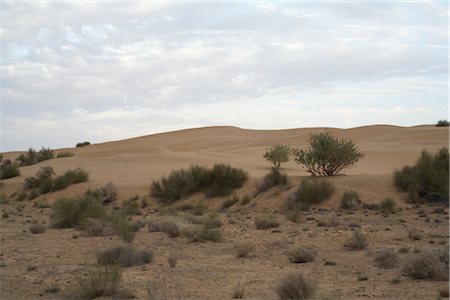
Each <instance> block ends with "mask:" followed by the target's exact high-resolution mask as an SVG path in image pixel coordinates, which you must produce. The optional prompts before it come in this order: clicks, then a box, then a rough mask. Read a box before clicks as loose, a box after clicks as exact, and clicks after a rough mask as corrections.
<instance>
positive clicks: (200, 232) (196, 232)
mask: <svg viewBox="0 0 450 300" xmlns="http://www.w3.org/2000/svg"><path fill="white" fill-rule="evenodd" d="M183 235H184V236H185V237H187V238H189V239H191V240H192V241H193V242H204V241H211V242H220V241H222V239H223V234H222V230H220V229H206V228H205V227H203V226H202V227H191V228H186V229H185V230H183Z"/></svg>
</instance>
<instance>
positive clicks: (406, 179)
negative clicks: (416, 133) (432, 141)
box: [394, 147, 449, 202]
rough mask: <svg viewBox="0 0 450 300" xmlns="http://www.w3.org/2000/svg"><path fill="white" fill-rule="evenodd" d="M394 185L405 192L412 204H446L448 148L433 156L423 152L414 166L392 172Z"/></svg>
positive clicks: (447, 197)
mask: <svg viewBox="0 0 450 300" xmlns="http://www.w3.org/2000/svg"><path fill="white" fill-rule="evenodd" d="M394 184H395V185H396V186H397V187H398V189H399V190H400V191H402V192H407V193H408V195H409V200H410V201H412V202H416V201H426V202H429V201H445V202H448V200H449V152H448V148H446V147H444V148H442V149H440V150H439V151H438V152H437V153H436V154H434V155H432V154H430V153H428V152H427V151H423V152H422V155H421V156H420V158H419V159H418V161H417V163H416V164H415V165H414V166H405V167H403V169H402V170H400V171H398V170H397V171H395V172H394Z"/></svg>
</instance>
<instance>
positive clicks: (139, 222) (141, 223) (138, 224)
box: [131, 220, 145, 232]
mask: <svg viewBox="0 0 450 300" xmlns="http://www.w3.org/2000/svg"><path fill="white" fill-rule="evenodd" d="M144 226H145V221H142V220H136V221H134V222H133V223H131V230H133V232H136V231H139V229H141V228H142V227H144Z"/></svg>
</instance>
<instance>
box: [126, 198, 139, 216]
mask: <svg viewBox="0 0 450 300" xmlns="http://www.w3.org/2000/svg"><path fill="white" fill-rule="evenodd" d="M137 200H138V199H136V198H129V199H127V200H125V201H124V202H123V203H122V212H123V213H124V214H126V215H139V214H140V213H141V212H140V210H139V203H138V201H137Z"/></svg>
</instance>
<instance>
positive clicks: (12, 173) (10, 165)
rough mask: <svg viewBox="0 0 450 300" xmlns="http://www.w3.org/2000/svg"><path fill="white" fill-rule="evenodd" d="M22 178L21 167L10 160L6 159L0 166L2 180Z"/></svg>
mask: <svg viewBox="0 0 450 300" xmlns="http://www.w3.org/2000/svg"><path fill="white" fill-rule="evenodd" d="M16 176H20V170H19V165H18V164H17V163H16V162H12V161H11V160H10V159H5V160H3V161H2V163H1V164H0V179H7V178H12V177H16Z"/></svg>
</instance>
